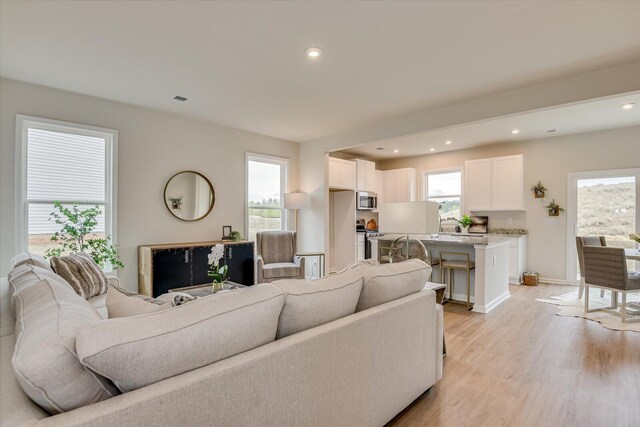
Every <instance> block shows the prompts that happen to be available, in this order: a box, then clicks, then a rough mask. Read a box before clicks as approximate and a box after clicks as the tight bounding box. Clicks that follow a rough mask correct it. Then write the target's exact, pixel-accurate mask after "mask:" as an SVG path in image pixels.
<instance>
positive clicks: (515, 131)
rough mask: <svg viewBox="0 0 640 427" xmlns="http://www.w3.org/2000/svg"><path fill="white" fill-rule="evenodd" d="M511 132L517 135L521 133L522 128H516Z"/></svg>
mask: <svg viewBox="0 0 640 427" xmlns="http://www.w3.org/2000/svg"><path fill="white" fill-rule="evenodd" d="M511 133H512V134H514V135H517V134H519V133H520V130H518V129H514V130H512V131H511Z"/></svg>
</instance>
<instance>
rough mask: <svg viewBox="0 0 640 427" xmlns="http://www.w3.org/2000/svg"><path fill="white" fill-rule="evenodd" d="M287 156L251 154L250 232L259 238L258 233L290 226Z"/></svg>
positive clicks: (250, 237)
mask: <svg viewBox="0 0 640 427" xmlns="http://www.w3.org/2000/svg"><path fill="white" fill-rule="evenodd" d="M287 165H288V161H287V160H286V159H282V158H277V157H270V156H262V155H257V154H248V155H247V234H248V236H247V237H248V239H249V240H255V238H256V233H258V232H259V231H266V230H284V229H286V211H285V210H284V209H283V194H284V193H285V192H286V186H287Z"/></svg>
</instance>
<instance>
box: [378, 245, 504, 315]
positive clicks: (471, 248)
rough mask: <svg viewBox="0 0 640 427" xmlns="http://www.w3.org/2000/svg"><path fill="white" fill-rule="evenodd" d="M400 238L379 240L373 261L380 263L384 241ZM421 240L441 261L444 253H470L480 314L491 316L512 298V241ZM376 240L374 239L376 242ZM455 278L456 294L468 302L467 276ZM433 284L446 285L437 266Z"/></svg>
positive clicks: (458, 273) (457, 272)
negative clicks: (379, 249) (381, 245)
mask: <svg viewBox="0 0 640 427" xmlns="http://www.w3.org/2000/svg"><path fill="white" fill-rule="evenodd" d="M398 237H402V236H400V235H385V236H381V237H379V238H378V239H377V240H378V241H379V242H376V244H373V245H372V257H373V258H376V259H379V257H378V250H377V249H378V247H379V246H380V243H382V242H383V241H384V242H385V243H387V244H388V243H389V241H393V240H395V239H396V238H398ZM412 237H415V238H417V239H419V240H420V241H421V242H422V243H423V244H424V245H425V247H426V248H427V249H428V250H429V251H430V252H431V256H432V257H433V258H434V259H437V258H438V257H439V256H440V251H443V252H463V253H468V254H469V257H470V259H471V261H474V262H475V269H474V270H472V272H471V298H470V299H471V302H472V303H473V310H472V311H475V312H477V313H488V312H490V311H491V310H493V309H494V308H495V307H497V306H498V305H499V304H500V303H502V302H504V301H505V300H506V299H508V298H509V297H510V296H511V293H510V292H509V239H505V238H501V237H469V236H446V235H440V236H439V237H435V238H434V237H431V236H412ZM372 240H373V239H372ZM451 274H455V279H454V284H455V285H454V294H453V296H452V297H451V298H452V299H454V300H457V301H466V300H467V273H466V271H462V270H453V271H452V273H451ZM431 281H432V282H443V280H442V272H441V270H440V268H439V267H438V266H437V265H436V266H434V272H433V276H432V278H431Z"/></svg>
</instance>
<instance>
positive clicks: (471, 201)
mask: <svg viewBox="0 0 640 427" xmlns="http://www.w3.org/2000/svg"><path fill="white" fill-rule="evenodd" d="M464 208H465V209H466V210H469V211H488V210H491V159H480V160H469V161H466V162H464Z"/></svg>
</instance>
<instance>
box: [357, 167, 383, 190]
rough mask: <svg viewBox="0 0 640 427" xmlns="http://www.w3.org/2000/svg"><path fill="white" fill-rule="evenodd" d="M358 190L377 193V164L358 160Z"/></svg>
mask: <svg viewBox="0 0 640 427" xmlns="http://www.w3.org/2000/svg"><path fill="white" fill-rule="evenodd" d="M356 171H357V179H356V190H358V191H369V192H372V193H375V192H376V191H377V188H378V186H377V183H376V178H377V177H376V164H375V162H370V161H369V160H362V159H356Z"/></svg>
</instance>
